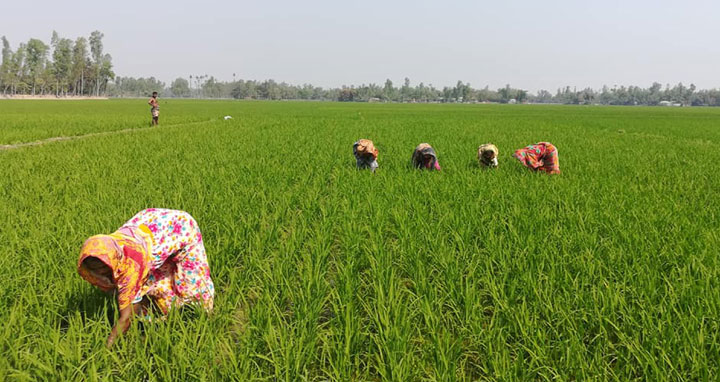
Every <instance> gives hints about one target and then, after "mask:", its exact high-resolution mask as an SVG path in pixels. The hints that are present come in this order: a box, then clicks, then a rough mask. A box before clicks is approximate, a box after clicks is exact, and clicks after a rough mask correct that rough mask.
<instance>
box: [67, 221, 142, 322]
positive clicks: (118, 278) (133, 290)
mask: <svg viewBox="0 0 720 382" xmlns="http://www.w3.org/2000/svg"><path fill="white" fill-rule="evenodd" d="M149 232H150V231H149V229H147V227H144V228H140V227H123V228H121V229H119V230H117V231H116V232H115V233H113V234H110V235H96V236H92V237H91V238H89V239H87V240H86V241H85V244H83V246H82V249H81V250H80V258H79V259H78V263H77V267H78V273H79V274H80V277H82V278H83V279H85V281H87V282H89V283H90V284H92V285H95V286H96V287H98V288H100V289H102V290H104V291H106V292H109V291H111V290H113V289H114V288H115V286H117V288H118V303H119V305H120V309H123V308H126V307H128V306H130V304H131V303H132V301H133V300H134V298H135V295H136V294H137V292H138V291H139V290H140V288H141V287H142V285H143V282H144V280H145V279H146V278H147V275H148V264H149V262H150V251H149V248H150V245H151V243H152V240H153V239H152V235H151V234H150V233H149ZM88 258H95V259H98V260H100V261H101V262H103V263H104V264H105V265H107V266H108V267H109V268H110V269H112V275H113V281H114V282H115V285H108V283H107V281H106V280H105V278H104V277H102V276H100V275H98V274H96V273H95V272H93V271H91V270H90V269H88V268H87V266H86V265H85V264H84V263H83V262H84V261H85V260H86V259H88Z"/></svg>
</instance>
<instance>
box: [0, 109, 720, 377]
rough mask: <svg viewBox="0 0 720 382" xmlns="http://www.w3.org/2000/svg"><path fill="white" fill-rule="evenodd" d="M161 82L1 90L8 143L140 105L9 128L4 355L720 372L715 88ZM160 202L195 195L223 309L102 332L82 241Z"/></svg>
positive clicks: (15, 365)
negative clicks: (370, 97) (315, 92)
mask: <svg viewBox="0 0 720 382" xmlns="http://www.w3.org/2000/svg"><path fill="white" fill-rule="evenodd" d="M161 101H162V102H163V103H161V118H160V123H161V126H160V127H159V128H152V129H151V128H149V127H148V125H149V120H150V113H149V107H148V106H147V105H146V104H145V102H146V100H110V101H77V102H74V101H64V102H59V101H56V102H53V101H0V145H2V144H18V143H23V142H31V141H36V140H42V139H47V138H51V137H57V136H75V135H84V134H89V133H94V132H108V131H119V130H127V129H135V130H132V131H126V132H121V133H110V134H103V135H96V136H91V137H85V138H82V139H76V140H70V141H62V142H51V143H47V144H43V145H39V146H32V147H22V148H16V149H10V150H1V151H0V164H1V165H2V170H1V171H2V172H1V173H2V176H1V177H0V216H2V219H1V220H0V248H1V249H2V252H1V254H0V267H1V268H0V269H2V271H1V272H0V304H1V305H0V306H1V307H2V309H1V310H0V349H1V353H0V380H8V381H13V380H20V381H34V380H71V381H74V380H112V381H169V380H176V381H191V380H237V381H249V380H267V381H298V380H309V381H326V380H332V381H425V380H428V381H433V380H436V381H477V380H503V381H551V380H552V381H573V380H578V381H587V380H598V381H630V380H638V381H678V380H701V381H703V380H704V381H712V380H716V379H717V378H718V375H720V216H719V214H720V194H719V192H720V191H719V190H720V173H719V171H720V149H719V148H720V109H703V108H692V109H685V108H682V109H681V108H634V107H619V108H613V107H582V106H575V107H564V106H532V105H528V106H526V105H505V106H503V105H494V106H488V105H400V104H354V103H351V104H340V103H312V102H306V103H303V102H273V103H271V102H232V101H214V102H213V101H178V100H161ZM224 115H231V116H233V119H232V120H229V121H223V120H222V117H223V116H224ZM358 138H370V139H372V140H374V142H375V144H376V146H377V147H378V148H379V150H380V156H379V158H378V161H379V163H380V169H379V170H378V172H377V173H376V174H374V175H373V174H371V173H369V172H365V171H357V170H356V169H355V167H354V166H355V161H354V158H353V157H352V144H353V142H354V141H355V140H357V139H358ZM537 141H550V142H552V143H554V144H555V145H556V146H557V147H558V149H559V154H560V166H561V169H562V171H563V173H562V174H561V175H559V176H552V177H551V176H546V175H543V174H535V173H531V172H529V171H527V170H526V169H525V168H523V167H521V166H520V164H519V163H517V161H515V160H514V159H513V158H511V154H512V151H513V150H515V149H517V148H520V147H523V146H525V145H527V144H530V143H534V142H537ZM421 142H428V143H430V144H431V145H433V146H434V147H435V149H436V151H437V152H438V156H439V161H440V164H441V165H442V167H443V171H442V172H439V173H431V172H424V171H417V170H414V169H412V168H410V167H409V161H410V156H411V154H412V150H413V148H414V147H415V146H416V145H417V144H418V143H421ZM486 142H492V143H495V144H496V145H497V146H498V147H499V148H500V157H499V161H500V167H499V168H498V169H497V170H494V171H485V170H482V169H480V168H478V166H477V158H476V150H477V146H478V145H479V144H481V143H486ZM147 207H165V208H174V209H182V210H185V211H188V212H189V213H190V214H192V215H193V216H194V217H195V218H196V219H197V221H198V222H199V224H200V227H201V229H202V231H203V236H204V240H205V246H206V248H207V250H208V257H209V261H210V266H211V271H212V277H213V279H214V281H215V285H216V288H217V295H216V299H215V307H216V309H215V311H214V313H213V314H212V315H207V314H205V313H204V312H202V311H200V310H196V309H193V308H191V307H190V308H184V309H182V310H180V311H175V312H173V314H172V315H171V316H170V317H169V318H168V319H167V320H166V321H157V322H153V323H150V324H147V323H144V324H140V323H134V324H133V325H132V326H131V329H130V331H129V332H128V333H127V334H126V335H125V336H123V337H122V338H121V339H120V340H119V341H118V342H117V343H116V346H114V347H113V348H112V349H110V350H108V349H106V348H105V339H106V337H107V335H108V334H109V332H110V329H111V327H112V325H113V322H114V320H115V316H116V315H117V303H116V302H115V300H114V299H113V297H112V296H110V295H105V294H104V293H102V292H101V291H99V290H97V289H95V288H93V287H92V286H91V285H89V284H88V283H86V282H85V281H83V280H82V279H81V278H80V277H79V276H78V274H77V271H76V268H75V266H76V261H77V257H78V254H79V249H80V246H81V245H82V243H83V241H84V240H85V239H86V238H87V237H89V236H91V235H93V234H98V233H110V232H112V231H114V230H115V229H116V228H118V227H119V226H120V225H122V224H123V223H124V222H125V221H126V220H127V219H128V218H130V217H131V216H132V215H133V214H135V213H136V212H137V211H139V210H141V209H143V208H147Z"/></svg>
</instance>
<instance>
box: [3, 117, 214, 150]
mask: <svg viewBox="0 0 720 382" xmlns="http://www.w3.org/2000/svg"><path fill="white" fill-rule="evenodd" d="M212 121H214V119H208V120H206V121H197V122H188V123H178V124H174V125H160V126H158V127H137V128H132V129H122V130H112V131H100V132H97V133H89V134H82V135H69V136H62V137H52V138H45V139H41V140H38V141H32V142H22V143H15V144H12V145H0V151H5V150H13V149H20V148H23V147H31V146H42V145H45V144H48V143H53V142H62V141H73V140H76V139H85V138H92V137H98V136H103V135H115V134H127V133H132V132H136V131H147V130H153V129H163V128H169V127H180V126H193V125H199V124H202V123H208V122H212Z"/></svg>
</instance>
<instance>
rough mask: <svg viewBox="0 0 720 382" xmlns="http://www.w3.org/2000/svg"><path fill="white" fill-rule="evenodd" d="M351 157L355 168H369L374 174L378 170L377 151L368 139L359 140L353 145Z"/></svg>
mask: <svg viewBox="0 0 720 382" xmlns="http://www.w3.org/2000/svg"><path fill="white" fill-rule="evenodd" d="M353 155H355V161H356V162H357V168H359V169H363V168H369V169H370V170H372V172H375V170H377V168H378V162H377V157H378V150H377V149H376V148H375V145H374V144H373V141H371V140H369V139H360V140H358V141H357V142H355V143H353Z"/></svg>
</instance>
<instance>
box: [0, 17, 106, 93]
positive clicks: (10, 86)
mask: <svg viewBox="0 0 720 382" xmlns="http://www.w3.org/2000/svg"><path fill="white" fill-rule="evenodd" d="M103 37H104V35H103V34H102V33H101V32H100V31H94V32H92V33H91V34H90V36H89V37H88V38H85V37H78V38H76V39H75V40H72V39H69V38H64V37H61V36H59V35H58V33H57V32H55V31H53V34H52V37H51V38H50V44H46V43H45V42H44V41H42V40H39V39H36V38H31V39H30V40H28V41H27V42H24V43H20V44H18V46H17V48H16V49H14V50H13V49H12V47H11V46H10V41H9V40H8V39H7V38H6V37H5V36H2V62H1V63H0V89H2V94H3V95H18V94H24V95H55V96H69V95H72V96H102V95H105V94H106V91H107V86H108V84H109V83H110V81H112V80H113V79H114V78H115V73H113V70H112V68H113V66H112V56H110V55H109V54H107V53H105V52H104V51H103V42H102V39H103Z"/></svg>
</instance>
